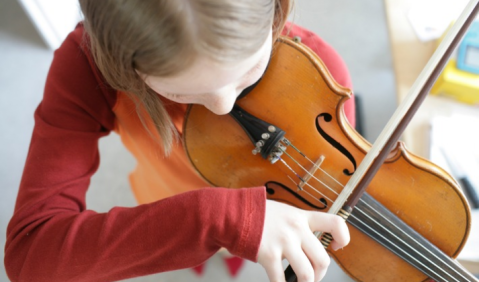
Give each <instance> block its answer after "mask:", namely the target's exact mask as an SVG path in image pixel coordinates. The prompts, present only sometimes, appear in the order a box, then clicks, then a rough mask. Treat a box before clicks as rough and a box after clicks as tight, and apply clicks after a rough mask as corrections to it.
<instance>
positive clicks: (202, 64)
mask: <svg viewBox="0 0 479 282" xmlns="http://www.w3.org/2000/svg"><path fill="white" fill-rule="evenodd" d="M270 52H271V34H270V36H269V37H268V39H267V40H266V41H265V43H264V44H263V46H261V48H260V49H259V50H258V51H257V52H255V53H254V54H253V55H251V56H250V57H248V58H247V59H245V60H241V61H238V62H233V63H232V62H228V63H225V62H217V61H215V60H213V59H211V58H208V57H206V56H199V57H197V59H196V60H195V61H194V62H193V64H192V65H191V66H190V67H188V68H186V69H185V70H183V71H182V72H180V73H178V74H176V75H173V76H171V77H155V76H148V77H146V78H145V81H146V82H147V83H148V84H149V85H150V87H153V88H154V89H155V90H157V91H159V92H165V93H174V94H196V93H207V92H211V91H215V90H217V89H220V88H222V87H224V86H226V85H228V84H231V83H234V82H236V81H238V80H239V79H241V77H242V76H243V75H244V74H245V73H247V72H248V71H249V70H251V69H252V68H253V67H254V66H255V65H256V64H257V63H258V62H259V61H260V60H261V59H263V58H264V57H267V58H269V55H270Z"/></svg>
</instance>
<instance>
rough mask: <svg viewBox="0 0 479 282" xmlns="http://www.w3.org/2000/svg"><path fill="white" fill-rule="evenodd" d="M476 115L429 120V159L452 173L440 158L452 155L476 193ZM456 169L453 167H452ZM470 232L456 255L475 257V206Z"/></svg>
mask: <svg viewBox="0 0 479 282" xmlns="http://www.w3.org/2000/svg"><path fill="white" fill-rule="evenodd" d="M478 125H479V117H478V116H476V115H465V114H459V113H455V114H452V115H451V116H439V117H435V118H434V119H432V121H431V146H430V150H431V151H430V157H431V161H432V162H434V163H436V164H438V165H439V166H441V167H442V168H444V169H445V170H447V171H449V172H450V173H451V175H453V176H454V173H455V169H454V168H451V167H450V166H449V163H448V162H447V161H446V160H445V159H444V155H443V151H446V153H447V156H448V157H449V156H453V157H454V159H455V163H457V164H459V165H460V171H462V172H463V173H465V174H466V176H467V178H469V180H470V182H471V184H472V185H473V186H474V187H475V188H476V190H477V191H478V193H479V189H478V187H479V146H478V144H479V131H478V130H477V129H478V128H479V126H478ZM456 170H457V168H456ZM471 225H472V226H471V233H470V234H469V239H468V241H467V243H466V246H465V247H464V249H463V251H462V252H461V254H460V255H459V257H458V258H459V259H463V260H471V261H479V209H475V210H472V223H471Z"/></svg>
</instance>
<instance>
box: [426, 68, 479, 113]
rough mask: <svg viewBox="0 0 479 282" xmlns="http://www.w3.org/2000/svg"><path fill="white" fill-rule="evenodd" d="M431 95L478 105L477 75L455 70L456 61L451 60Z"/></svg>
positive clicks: (478, 85) (478, 77) (478, 79)
mask: <svg viewBox="0 0 479 282" xmlns="http://www.w3.org/2000/svg"><path fill="white" fill-rule="evenodd" d="M431 94H434V95H439V94H441V95H444V96H449V97H452V98H454V99H456V100H458V101H460V102H464V103H467V104H479V75H478V74H473V73H470V72H466V71H462V70H459V69H457V68H456V60H455V59H451V60H450V61H449V62H448V63H447V65H446V67H445V68H444V70H443V71H442V73H441V75H440V76H439V78H438V79H437V81H436V83H435V84H434V86H433V87H432V89H431Z"/></svg>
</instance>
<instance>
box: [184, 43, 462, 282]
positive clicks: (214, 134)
mask: <svg viewBox="0 0 479 282" xmlns="http://www.w3.org/2000/svg"><path fill="white" fill-rule="evenodd" d="M278 42H279V43H278V44H276V45H275V48H274V49H273V55H272V58H271V61H270V64H269V67H268V69H267V71H266V73H265V74H264V76H263V78H262V79H261V81H260V82H259V83H258V84H257V85H256V87H255V88H254V89H253V90H252V91H251V92H250V93H249V94H248V95H246V96H245V97H243V98H241V99H240V100H238V101H237V104H238V105H239V106H241V108H243V109H244V110H246V111H247V112H249V113H250V114H252V115H254V116H256V117H258V118H259V119H261V120H264V121H268V122H269V123H272V124H274V125H276V126H277V127H279V128H281V129H282V130H284V131H285V132H286V135H285V137H286V138H287V139H288V140H289V141H290V142H291V143H292V144H294V146H295V147H296V148H298V149H299V150H300V151H301V152H302V153H303V154H304V155H306V156H307V157H308V158H309V159H310V160H312V161H313V163H317V166H319V168H320V169H315V168H316V167H315V165H313V164H312V163H311V161H309V160H307V159H305V158H304V157H302V156H301V155H300V154H299V153H297V152H296V151H294V150H293V149H291V148H287V149H286V152H287V153H288V154H289V155H290V156H291V157H289V156H287V155H285V154H284V155H282V159H283V160H284V161H285V162H287V164H288V166H289V168H288V167H287V166H286V165H285V164H284V163H283V162H280V161H278V162H276V163H274V164H272V163H271V162H269V161H268V160H265V159H263V158H262V157H261V156H260V155H254V154H252V153H251V151H252V149H254V145H253V144H252V142H251V141H250V139H249V138H248V136H247V135H246V134H245V132H244V130H243V129H242V127H241V126H240V125H239V124H238V123H237V122H236V121H235V120H234V119H233V118H232V117H230V116H217V115H215V114H213V113H211V112H209V111H208V110H207V109H206V108H204V107H203V106H199V105H192V106H191V107H190V108H189V110H188V113H187V117H186V119H185V124H184V129H183V139H184V140H183V141H184V146H185V150H186V151H187V154H188V156H189V158H190V160H191V163H192V165H193V166H194V167H195V168H196V170H197V171H198V172H199V173H200V174H201V176H202V177H203V178H204V179H205V180H206V181H208V182H209V183H210V184H212V185H213V186H218V187H230V188H242V187H257V186H266V187H267V192H268V198H269V199H272V200H276V201H279V202H283V203H287V204H290V205H293V206H296V207H298V208H302V209H306V210H318V211H324V212H326V211H328V209H329V207H330V206H331V205H332V201H334V199H336V198H337V196H338V194H339V193H340V192H341V190H342V188H343V186H344V185H345V184H346V183H347V182H348V180H349V178H350V177H351V175H352V174H353V173H354V171H355V169H356V167H357V165H358V164H359V163H360V162H361V160H362V159H363V158H364V156H365V155H366V153H367V152H368V150H369V148H370V147H371V145H370V144H369V143H368V142H367V141H366V140H365V139H364V138H363V137H362V136H360V135H359V134H358V133H357V132H356V131H355V130H354V128H352V127H351V126H350V125H349V123H348V122H347V120H346V118H345V114H344V112H343V105H344V103H345V101H346V100H347V99H348V98H350V96H351V91H350V90H349V89H346V88H344V87H342V86H340V85H339V84H337V83H336V82H335V81H334V79H333V78H332V77H331V75H330V74H329V72H328V70H327V69H326V67H325V66H324V64H323V63H322V62H321V60H320V59H319V58H318V57H317V55H316V54H314V52H312V51H311V50H309V49H308V48H307V47H305V46H303V45H301V44H299V43H297V42H294V41H291V40H288V39H285V38H281V39H279V41H278ZM293 159H295V161H293ZM318 160H319V161H318ZM292 171H295V172H297V173H298V174H299V175H300V176H301V177H302V179H303V180H305V181H303V182H307V183H302V181H301V180H300V179H298V178H297V177H296V176H295V174H294V173H293V172H292ZM307 171H310V172H311V173H312V174H313V175H314V177H313V178H309V179H308V177H307V174H308V173H307ZM319 180H320V181H319ZM298 186H299V187H300V188H298ZM330 189H331V190H330ZM366 193H367V194H368V195H370V196H371V197H373V198H374V199H375V200H377V201H378V202H380V203H381V204H382V205H383V206H384V207H385V208H387V209H388V210H389V211H390V212H392V213H393V214H394V215H396V216H397V217H398V218H400V219H401V220H402V221H403V222H405V223H406V224H407V225H409V226H410V227H411V228H412V229H414V230H415V231H417V232H418V233H419V234H420V235H421V236H422V237H424V238H426V239H427V240H429V241H430V242H431V243H432V244H433V245H435V246H436V247H437V248H439V249H440V250H441V251H442V252H444V253H445V254H446V255H447V256H449V257H451V258H455V257H456V256H457V255H458V254H459V252H460V251H461V249H462V248H463V246H464V244H465V242H466V240H467V237H468V234H469V229H470V210H469V207H468V204H467V201H466V199H465V198H464V196H463V194H462V192H461V190H460V189H459V187H458V184H457V182H456V181H455V180H454V179H453V178H452V177H451V176H450V175H449V174H448V173H447V172H446V171H444V170H443V169H441V168H440V167H438V166H436V165H434V164H432V163H431V162H429V161H427V160H425V159H423V158H420V157H418V156H415V155H414V154H412V153H410V152H408V151H407V150H406V148H405V146H404V144H402V143H401V142H399V143H398V145H397V146H396V148H395V149H394V150H393V151H392V152H391V153H390V155H389V157H388V159H387V160H386V161H385V163H384V164H383V165H382V166H381V168H380V169H379V171H378V172H377V174H376V176H375V177H374V179H373V180H372V182H371V183H370V185H369V186H368V188H367V190H366ZM348 224H349V223H348ZM349 230H350V234H351V241H350V243H349V245H348V246H347V247H345V248H344V249H342V250H338V251H333V250H330V249H328V252H329V253H330V254H331V256H332V257H333V258H334V259H335V260H336V261H337V263H338V264H339V265H340V267H341V268H342V269H343V270H344V271H345V272H346V273H348V274H349V275H350V276H351V277H352V278H353V279H355V280H356V281H425V280H427V279H428V276H427V275H425V274H423V273H422V272H421V271H419V270H417V269H416V268H414V267H412V266H411V265H410V264H409V263H407V262H406V261H404V260H403V259H401V258H400V257H398V256H397V255H395V254H394V253H392V252H391V251H389V250H388V249H386V248H385V247H383V246H382V245H380V244H379V243H377V242H376V241H375V240H373V239H372V238H371V237H370V236H368V235H365V234H364V233H363V232H361V231H359V230H358V229H356V228H355V227H353V226H352V225H350V224H349Z"/></svg>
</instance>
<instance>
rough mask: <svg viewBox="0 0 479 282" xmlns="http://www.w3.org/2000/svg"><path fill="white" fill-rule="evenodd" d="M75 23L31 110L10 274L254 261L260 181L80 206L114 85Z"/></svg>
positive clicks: (108, 274)
mask: <svg viewBox="0 0 479 282" xmlns="http://www.w3.org/2000/svg"><path fill="white" fill-rule="evenodd" d="M82 42H83V28H82V27H81V25H80V26H79V27H77V29H76V30H75V31H74V32H73V33H71V34H70V35H69V37H68V38H67V39H66V40H65V42H64V43H63V45H62V46H61V47H60V48H59V49H58V50H57V51H56V52H55V56H54V60H53V62H52V65H51V68H50V71H49V74H48V78H47V82H46V86H45V91H44V97H43V100H42V102H41V104H40V105H39V106H38V108H37V110H36V112H35V127H34V130H33V134H32V139H31V143H30V148H29V152H28V157H27V160H26V164H25V168H24V172H23V176H22V180H21V184H20V189H19V192H18V196H17V201H16V205H15V211H14V215H13V217H12V219H11V220H10V223H9V225H8V228H7V242H6V246H5V268H6V270H7V274H8V276H9V278H10V279H11V281H113V280H121V279H126V278H129V277H135V276H142V275H148V274H152V273H157V272H162V271H169V270H174V269H179V268H186V267H192V266H195V265H198V264H200V263H202V262H203V261H204V260H206V259H207V258H208V257H210V256H211V255H213V254H214V253H215V252H216V251H217V250H218V249H219V248H220V247H225V248H227V249H228V250H229V251H230V252H232V253H233V254H235V255H238V256H240V257H243V258H246V259H249V260H253V261H254V260H256V256H257V251H258V248H259V244H260V241H261V235H262V228H263V222H264V214H265V203H266V195H265V190H264V187H257V188H249V189H238V190H231V189H222V188H205V189H201V190H197V191H192V192H188V193H184V194H181V195H178V196H175V197H171V198H168V199H164V200H161V201H158V202H154V203H151V204H146V205H140V206H138V207H133V208H122V207H115V208H112V209H111V210H110V211H109V212H107V213H97V212H95V211H92V210H88V209H87V208H86V203H85V194H86V191H87V189H88V186H89V183H90V177H91V176H92V175H93V174H94V173H95V171H96V170H97V168H98V165H99V151H98V140H99V138H101V137H103V136H105V135H107V134H109V132H110V130H111V129H112V128H113V126H114V118H115V117H114V114H113V112H112V110H111V109H112V107H113V105H114V103H115V98H116V96H115V95H116V94H115V93H116V92H115V91H114V90H113V89H111V88H110V87H108V85H106V84H105V83H104V82H103V80H102V78H101V75H100V74H99V72H98V70H97V69H96V67H95V66H94V63H93V62H92V59H91V56H90V55H89V53H88V51H87V48H86V47H85V46H83V45H82V44H83V43H82Z"/></svg>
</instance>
